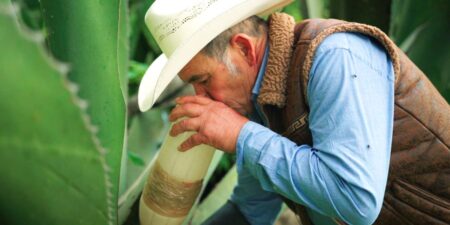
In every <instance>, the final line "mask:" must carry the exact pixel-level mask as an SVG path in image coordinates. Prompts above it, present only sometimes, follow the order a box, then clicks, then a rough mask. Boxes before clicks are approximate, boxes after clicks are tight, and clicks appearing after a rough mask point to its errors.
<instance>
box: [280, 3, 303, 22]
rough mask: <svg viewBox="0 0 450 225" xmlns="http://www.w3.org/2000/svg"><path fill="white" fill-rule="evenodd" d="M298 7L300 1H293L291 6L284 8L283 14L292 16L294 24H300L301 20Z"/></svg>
mask: <svg viewBox="0 0 450 225" xmlns="http://www.w3.org/2000/svg"><path fill="white" fill-rule="evenodd" d="M300 7H301V4H300V0H295V1H293V2H292V3H291V4H289V5H287V6H286V7H284V8H283V12H285V13H287V14H289V15H291V16H293V17H294V19H295V21H296V22H300V21H301V20H302V19H303V17H302V12H301V11H300Z"/></svg>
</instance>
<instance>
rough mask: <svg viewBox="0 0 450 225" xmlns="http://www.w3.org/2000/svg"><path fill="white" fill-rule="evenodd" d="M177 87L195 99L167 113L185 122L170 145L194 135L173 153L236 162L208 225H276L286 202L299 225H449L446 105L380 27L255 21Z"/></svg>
mask: <svg viewBox="0 0 450 225" xmlns="http://www.w3.org/2000/svg"><path fill="white" fill-rule="evenodd" d="M179 77H180V78H181V79H182V80H184V81H185V82H187V83H190V84H192V85H193V87H194V89H195V91H196V94H197V95H196V96H187V97H182V98H179V99H177V101H176V102H177V104H178V105H177V107H176V108H175V109H174V110H173V111H172V113H171V115H170V120H171V121H176V120H178V119H179V118H181V117H187V119H184V120H181V121H180V122H178V123H176V124H175V125H174V126H173V128H172V130H171V131H170V134H171V135H173V136H176V135H178V134H180V133H182V132H185V131H196V134H194V135H192V136H191V137H190V138H189V139H187V140H186V141H185V142H184V143H182V144H181V145H180V147H179V150H180V151H187V150H189V149H190V148H192V147H194V146H196V145H199V144H208V145H211V146H214V147H216V148H218V149H220V150H223V151H225V152H227V153H235V152H236V154H237V157H236V158H237V162H236V163H237V167H238V173H239V178H238V185H237V186H236V187H235V189H234V192H233V195H232V196H231V199H230V201H229V202H228V203H227V204H226V205H225V206H224V207H222V208H221V209H220V210H219V211H218V212H217V213H216V214H215V215H213V217H212V218H210V219H209V221H207V222H206V223H207V224H229V219H227V218H230V217H232V218H234V220H235V221H233V224H237V223H241V224H272V223H273V221H274V219H275V218H276V215H277V213H278V212H279V209H280V206H281V203H282V201H283V200H285V201H287V202H288V204H289V205H290V206H292V208H293V209H294V210H295V211H296V212H297V213H299V214H300V217H301V220H302V223H303V224H308V223H310V222H312V223H314V224H337V223H348V224H371V223H373V222H374V221H375V220H376V219H377V217H378V216H379V213H380V210H381V208H382V206H383V205H384V207H383V211H382V213H381V216H380V218H379V219H378V220H377V222H376V223H379V224H399V223H417V224H424V223H427V224H430V222H431V223H436V224H439V223H443V224H445V223H447V222H449V221H448V220H449V219H450V218H449V215H450V214H449V213H450V209H449V208H448V205H449V202H448V200H446V199H445V197H443V196H448V194H449V192H448V190H446V191H444V190H443V189H442V188H444V189H445V187H447V188H448V180H447V181H444V180H443V179H445V177H446V176H448V172H442V171H443V170H444V169H447V171H448V168H450V165H449V153H448V150H449V144H450V137H449V134H448V133H449V132H448V128H449V127H450V117H449V112H450V110H449V106H448V104H447V103H446V102H445V100H444V99H443V98H442V97H441V96H440V95H439V94H438V93H437V91H436V90H435V89H434V87H433V86H432V85H431V84H430V83H429V81H428V80H427V79H426V78H425V76H424V75H423V74H422V73H421V72H420V70H418V69H417V68H416V67H414V65H413V64H412V63H411V62H410V61H409V60H408V59H407V58H406V56H404V55H403V54H402V53H399V50H398V49H397V48H396V47H395V45H394V44H393V43H392V41H390V40H389V39H388V38H387V36H386V35H385V34H383V33H382V32H380V31H379V30H377V29H376V28H373V27H370V26H367V25H361V24H351V23H344V22H342V21H337V20H310V21H305V22H303V23H301V24H298V25H295V24H294V22H293V19H292V18H291V17H290V16H288V15H286V14H273V15H272V16H271V17H270V19H269V23H266V22H265V21H263V20H261V19H259V18H258V17H250V18H248V19H244V20H243V21H242V22H240V23H238V24H236V25H234V26H232V27H231V28H228V29H227V30H225V31H224V32H222V33H221V34H220V35H218V36H217V37H215V38H214V40H212V41H211V42H209V43H208V44H207V45H206V46H205V47H203V48H202V50H201V51H200V52H198V53H196V54H195V56H194V57H193V58H192V59H190V61H189V62H188V63H187V64H186V65H184V66H183V68H182V69H181V70H180V71H179ZM414 82H419V83H420V85H417V84H416V83H414ZM419 98H430V99H419ZM427 101H428V102H427ZM416 105H422V106H423V107H424V109H423V110H417V109H416V107H415V106H416ZM430 115H433V118H431V117H430ZM394 118H395V120H396V122H395V125H394ZM408 129H409V130H408ZM446 129H447V130H446ZM393 130H394V131H393ZM393 132H394V133H393ZM393 135H394V136H393ZM425 137H426V138H425ZM430 141H432V142H433V143H432V144H428V145H427V146H421V145H423V144H424V143H429V142H430ZM391 146H392V149H393V151H392V153H391ZM405 149H406V150H410V151H409V152H408V153H405V152H400V151H401V150H405ZM417 152H420V153H417ZM391 154H392V159H391ZM419 155H420V156H419ZM420 157H428V159H429V160H430V161H429V162H424V163H422V164H420V165H419V163H418V161H419V159H420ZM431 160H433V161H431ZM390 162H391V168H390V169H391V171H390V176H391V177H390V180H389V183H388V193H387V194H386V198H385V201H384V202H383V199H384V197H385V190H386V184H387V182H388V172H389V165H390ZM412 172H414V173H416V174H414V173H412ZM426 174H429V175H431V174H433V176H435V177H434V178H432V179H430V178H426V177H425V176H426ZM425 180H427V181H425ZM437 180H439V181H437ZM439 182H440V183H439ZM446 185H447V186H446ZM418 187H422V188H424V189H425V190H422V189H418ZM430 192H431V193H430ZM439 195H440V196H439ZM430 196H431V197H430ZM430 199H432V200H430ZM399 200H400V201H403V202H399ZM422 200H428V202H427V203H426V204H428V205H426V204H425V205H426V206H418V205H420V204H419V203H418V202H420V201H422ZM407 216H410V217H411V218H413V219H411V218H407ZM237 221H240V222H237Z"/></svg>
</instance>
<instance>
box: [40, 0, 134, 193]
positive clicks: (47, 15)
mask: <svg viewBox="0 0 450 225" xmlns="http://www.w3.org/2000/svg"><path fill="white" fill-rule="evenodd" d="M41 6H42V12H43V16H44V22H45V26H46V29H47V31H48V37H47V42H48V45H49V47H50V49H51V51H52V53H53V54H54V55H55V56H56V57H57V58H58V59H60V60H62V61H64V62H67V63H68V64H69V65H70V68H71V71H70V73H69V79H70V80H72V81H73V82H75V83H77V84H78V85H79V87H80V93H79V95H80V96H81V97H82V98H83V99H86V100H88V102H89V106H88V109H87V111H88V113H89V115H90V116H91V118H92V123H93V124H94V125H96V126H97V127H98V129H99V131H98V137H99V139H100V142H101V144H102V145H104V146H105V148H106V149H107V155H106V158H107V163H108V165H109V166H110V167H111V170H112V171H111V172H112V182H113V188H114V196H113V197H114V202H117V196H118V194H117V193H118V188H119V173H120V165H121V157H122V150H123V147H124V137H125V136H126V135H125V130H126V125H125V124H126V107H125V99H126V93H127V90H126V72H127V64H128V62H127V60H128V49H127V43H128V36H127V29H126V27H127V23H126V19H127V15H126V7H127V3H126V1H125V0H99V1H92V0H77V1H61V0H41Z"/></svg>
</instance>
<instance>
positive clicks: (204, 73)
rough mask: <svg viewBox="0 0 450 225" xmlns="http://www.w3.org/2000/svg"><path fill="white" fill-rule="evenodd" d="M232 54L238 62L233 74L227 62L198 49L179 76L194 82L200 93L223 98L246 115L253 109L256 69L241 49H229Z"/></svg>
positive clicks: (218, 98) (235, 62) (224, 101)
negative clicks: (244, 57) (243, 55)
mask: <svg viewBox="0 0 450 225" xmlns="http://www.w3.org/2000/svg"><path fill="white" fill-rule="evenodd" d="M226 54H227V53H226ZM229 54H230V55H229V57H230V60H231V63H233V64H234V65H235V66H236V74H232V73H231V72H230V71H229V70H228V69H227V67H226V66H225V64H224V63H222V62H220V61H218V60H216V59H214V58H212V57H209V56H206V55H204V54H202V53H199V54H197V55H196V56H195V57H194V58H193V59H192V60H191V61H190V62H189V63H188V64H187V65H186V66H185V67H184V68H183V69H182V70H181V71H180V73H179V76H180V78H181V79H182V80H183V81H185V82H187V83H190V84H192V85H193V86H194V89H195V92H196V94H197V95H203V96H207V97H209V98H211V99H213V100H215V101H219V102H222V103H224V104H226V105H228V106H229V107H230V108H232V109H234V110H236V111H237V112H239V113H240V114H241V115H244V116H245V115H248V114H249V113H251V112H252V111H253V106H252V103H251V90H252V88H253V85H254V83H255V79H256V72H255V69H254V68H252V67H249V66H248V65H247V64H246V62H245V60H243V59H242V57H241V56H239V54H238V53H236V52H233V51H229Z"/></svg>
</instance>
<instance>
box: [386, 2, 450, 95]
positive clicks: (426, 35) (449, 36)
mask: <svg viewBox="0 0 450 225" xmlns="http://www.w3.org/2000/svg"><path fill="white" fill-rule="evenodd" d="M449 21H450V4H449V1H447V0H434V1H415V0H397V1H393V3H392V15H391V28H390V31H389V33H390V36H391V37H392V39H393V40H394V41H395V42H396V43H397V45H399V46H402V45H406V43H407V42H406V41H410V42H411V43H409V44H408V45H410V48H408V49H407V50H408V51H407V52H406V53H407V55H408V56H409V58H410V59H411V60H412V61H413V62H414V63H415V64H416V65H417V66H418V67H419V68H420V69H421V70H422V71H423V72H424V73H425V74H426V75H427V76H428V78H430V80H431V82H433V84H434V85H435V86H436V88H437V89H438V90H439V92H440V93H441V94H442V95H443V96H444V98H445V99H446V100H447V102H450V42H449V40H450V25H449ZM418 29H421V30H420V32H417V30H418ZM411 35H416V37H414V40H412V41H411V40H410V39H408V37H410V36H411Z"/></svg>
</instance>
